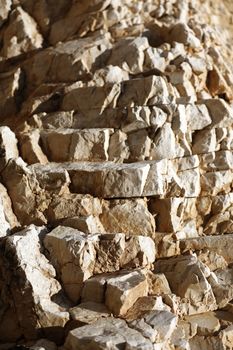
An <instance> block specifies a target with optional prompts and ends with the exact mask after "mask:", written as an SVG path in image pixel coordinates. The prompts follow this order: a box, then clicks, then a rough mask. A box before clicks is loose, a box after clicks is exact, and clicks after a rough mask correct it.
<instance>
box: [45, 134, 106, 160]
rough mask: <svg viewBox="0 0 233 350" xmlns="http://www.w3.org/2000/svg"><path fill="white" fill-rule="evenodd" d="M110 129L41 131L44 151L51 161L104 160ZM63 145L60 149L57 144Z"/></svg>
mask: <svg viewBox="0 0 233 350" xmlns="http://www.w3.org/2000/svg"><path fill="white" fill-rule="evenodd" d="M112 132H113V130H111V129H90V130H73V129H65V130H59V131H45V132H42V135H41V138H42V143H43V148H44V150H45V153H46V154H47V156H48V157H49V159H50V161H52V162H68V161H74V162H76V161H88V160H92V161H101V160H102V161H104V160H108V147H109V138H110V134H111V133H112ZM59 143H61V144H62V145H63V148H62V150H61V149H58V147H57V145H58V144H59Z"/></svg>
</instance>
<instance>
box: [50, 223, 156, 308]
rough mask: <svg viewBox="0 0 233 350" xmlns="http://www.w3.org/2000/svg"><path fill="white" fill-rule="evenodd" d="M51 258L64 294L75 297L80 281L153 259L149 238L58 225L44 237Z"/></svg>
mask: <svg viewBox="0 0 233 350" xmlns="http://www.w3.org/2000/svg"><path fill="white" fill-rule="evenodd" d="M44 242H45V246H46V248H47V250H48V251H49V253H50V257H51V261H52V262H53V264H54V266H55V268H56V269H57V271H58V272H59V275H60V278H61V280H62V283H63V286H64V289H65V291H66V293H67V295H68V296H69V297H70V298H71V299H72V300H73V301H74V302H76V301H78V300H79V297H80V294H81V290H82V287H83V282H84V281H85V280H87V279H88V278H90V277H91V276H93V275H95V274H100V273H107V272H114V271H118V270H120V269H122V268H125V267H127V266H130V267H137V266H146V265H148V264H151V263H153V262H154V260H155V254H156V251H155V246H154V243H153V241H152V239H151V238H149V237H143V236H132V237H129V238H128V237H126V236H125V235H124V234H120V233H119V234H102V235H100V234H99V235H98V234H92V235H85V234H84V233H83V232H80V231H78V230H75V229H73V228H69V227H62V226H59V227H57V228H56V229H54V230H53V231H52V232H50V233H49V234H47V235H46V237H45V241H44Z"/></svg>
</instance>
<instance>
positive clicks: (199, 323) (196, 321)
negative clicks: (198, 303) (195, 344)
mask: <svg viewBox="0 0 233 350" xmlns="http://www.w3.org/2000/svg"><path fill="white" fill-rule="evenodd" d="M185 320H186V321H187V322H189V323H190V325H191V327H196V328H197V334H198V335H204V336H208V335H211V334H213V333H215V332H218V331H219V329H220V322H219V320H218V318H217V317H216V316H215V315H214V313H213V312H206V313H204V314H198V315H192V316H186V317H185Z"/></svg>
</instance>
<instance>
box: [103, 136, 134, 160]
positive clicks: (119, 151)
mask: <svg viewBox="0 0 233 350" xmlns="http://www.w3.org/2000/svg"><path fill="white" fill-rule="evenodd" d="M108 154H109V160H111V161H115V162H120V163H122V162H124V161H125V160H126V159H128V158H129V155H130V150H129V146H128V143H127V135H126V134H125V133H124V132H122V131H121V130H117V131H116V132H114V133H113V134H112V135H111V137H110V141H109V150H108Z"/></svg>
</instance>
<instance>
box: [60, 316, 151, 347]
mask: <svg viewBox="0 0 233 350" xmlns="http://www.w3.org/2000/svg"><path fill="white" fill-rule="evenodd" d="M122 343H123V344H125V346H126V347H128V348H129V349H138V350H144V349H147V350H152V349H153V345H152V344H151V342H150V341H149V340H148V339H146V338H144V337H143V336H142V335H141V334H140V333H139V332H137V331H136V330H134V329H131V328H130V327H128V326H127V323H126V322H125V321H124V320H121V319H113V318H106V319H103V320H98V321H97V322H96V323H94V324H92V325H88V326H84V327H81V328H77V329H74V330H73V331H71V332H70V333H69V335H68V337H67V339H66V342H65V346H64V347H65V349H70V350H73V349H77V347H78V348H79V349H80V350H82V349H89V350H91V349H93V346H94V347H95V348H96V349H101V348H104V349H106V350H110V349H113V348H117V347H119V346H120V345H121V344H122Z"/></svg>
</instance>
